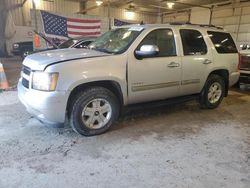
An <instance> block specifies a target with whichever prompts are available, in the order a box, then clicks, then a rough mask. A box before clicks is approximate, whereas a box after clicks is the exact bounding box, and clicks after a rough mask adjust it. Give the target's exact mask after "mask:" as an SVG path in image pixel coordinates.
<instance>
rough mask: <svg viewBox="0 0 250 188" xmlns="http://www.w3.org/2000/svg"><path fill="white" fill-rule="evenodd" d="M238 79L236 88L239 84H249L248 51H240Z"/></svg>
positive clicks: (249, 52) (249, 55)
mask: <svg viewBox="0 0 250 188" xmlns="http://www.w3.org/2000/svg"><path fill="white" fill-rule="evenodd" d="M239 69H240V79H239V82H238V83H237V86H238V87H240V84H241V83H243V84H250V50H242V51H240V65H239Z"/></svg>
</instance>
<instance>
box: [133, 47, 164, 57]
mask: <svg viewBox="0 0 250 188" xmlns="http://www.w3.org/2000/svg"><path fill="white" fill-rule="evenodd" d="M159 51H160V50H159V48H158V47H157V46H156V45H142V46H141V48H140V50H136V51H135V56H136V58H138V59H143V58H147V57H154V56H156V55H157V54H158V53H159Z"/></svg>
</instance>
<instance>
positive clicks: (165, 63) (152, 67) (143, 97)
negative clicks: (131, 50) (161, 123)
mask: <svg viewBox="0 0 250 188" xmlns="http://www.w3.org/2000/svg"><path fill="white" fill-rule="evenodd" d="M143 45H155V46H157V47H158V48H159V53H158V54H157V55H154V56H152V57H144V58H136V57H135V55H134V54H133V55H130V56H129V57H128V96H129V103H136V102H146V101H153V100H160V99H166V98H171V97H175V96H178V95H179V90H180V80H181V58H180V57H179V56H177V51H176V42H175V37H174V33H173V31H172V30H171V29H156V30H153V31H151V32H150V33H148V34H147V35H146V37H145V38H144V39H143V40H142V41H141V43H140V44H139V46H138V47H137V49H136V51H137V50H140V49H141V47H142V46H143Z"/></svg>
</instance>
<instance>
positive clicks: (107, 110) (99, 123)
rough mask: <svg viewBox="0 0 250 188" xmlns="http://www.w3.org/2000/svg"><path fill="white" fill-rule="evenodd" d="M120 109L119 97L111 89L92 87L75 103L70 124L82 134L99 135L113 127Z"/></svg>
mask: <svg viewBox="0 0 250 188" xmlns="http://www.w3.org/2000/svg"><path fill="white" fill-rule="evenodd" d="M119 109H120V108H119V102H118V99H117V97H116V96H115V95H114V94H113V93H112V92H111V91H110V90H108V89H106V88H103V87H91V88H89V89H86V90H85V91H84V92H82V93H80V94H79V95H78V97H77V98H76V100H75V102H74V103H73V107H72V110H71V115H70V125H71V127H72V129H73V130H74V131H75V132H76V133H79V134H81V135H84V136H94V135H99V134H102V133H104V132H106V131H107V130H109V129H110V128H111V126H112V125H113V123H114V122H115V120H116V119H117V118H118V116H119Z"/></svg>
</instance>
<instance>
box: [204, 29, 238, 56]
mask: <svg viewBox="0 0 250 188" xmlns="http://www.w3.org/2000/svg"><path fill="white" fill-rule="evenodd" d="M207 33H208V36H209V38H210V39H211V40H212V42H213V44H214V46H215V49H216V50H217V52H218V53H219V54H227V53H238V50H237V47H236V46H235V43H234V41H233V38H232V37H231V35H230V34H229V33H224V32H215V31H208V32H207Z"/></svg>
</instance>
